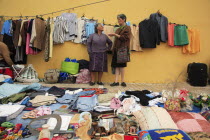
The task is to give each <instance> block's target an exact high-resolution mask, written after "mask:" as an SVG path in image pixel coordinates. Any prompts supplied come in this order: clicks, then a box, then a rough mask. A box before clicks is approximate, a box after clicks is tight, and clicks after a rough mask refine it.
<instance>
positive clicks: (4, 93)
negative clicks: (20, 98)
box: [0, 83, 41, 98]
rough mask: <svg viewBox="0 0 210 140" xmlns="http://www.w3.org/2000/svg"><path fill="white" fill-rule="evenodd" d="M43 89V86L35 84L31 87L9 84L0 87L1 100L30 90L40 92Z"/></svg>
mask: <svg viewBox="0 0 210 140" xmlns="http://www.w3.org/2000/svg"><path fill="white" fill-rule="evenodd" d="M40 88H41V84H39V83H33V84H31V85H21V84H9V83H4V84H3V85H1V86H0V98H4V97H8V96H11V95H13V94H16V93H20V92H24V91H26V90H29V89H34V90H38V89H40Z"/></svg>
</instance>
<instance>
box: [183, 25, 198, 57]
mask: <svg viewBox="0 0 210 140" xmlns="http://www.w3.org/2000/svg"><path fill="white" fill-rule="evenodd" d="M188 37H189V44H188V45H186V46H183V48H182V52H183V53H184V54H187V53H189V54H195V53H198V52H200V32H199V31H198V30H196V29H188Z"/></svg>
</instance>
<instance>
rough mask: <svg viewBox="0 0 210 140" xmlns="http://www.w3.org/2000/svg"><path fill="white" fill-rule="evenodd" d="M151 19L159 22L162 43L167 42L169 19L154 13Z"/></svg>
mask: <svg viewBox="0 0 210 140" xmlns="http://www.w3.org/2000/svg"><path fill="white" fill-rule="evenodd" d="M150 19H152V20H156V21H157V22H158V25H159V28H160V41H161V42H166V41H167V40H168V18H167V17H165V16H164V15H162V14H159V13H154V14H151V15H150Z"/></svg>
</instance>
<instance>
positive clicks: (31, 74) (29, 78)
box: [17, 64, 39, 83]
mask: <svg viewBox="0 0 210 140" xmlns="http://www.w3.org/2000/svg"><path fill="white" fill-rule="evenodd" d="M17 81H18V82H23V83H37V82H39V79H38V74H37V72H36V70H35V69H34V67H33V65H32V64H29V65H28V67H27V68H25V69H24V71H23V72H22V73H21V75H20V77H17Z"/></svg>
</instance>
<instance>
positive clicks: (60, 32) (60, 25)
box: [53, 16, 68, 44]
mask: <svg viewBox="0 0 210 140" xmlns="http://www.w3.org/2000/svg"><path fill="white" fill-rule="evenodd" d="M54 26H55V27H54V32H53V41H54V43H55V44H61V43H64V41H65V35H66V33H67V32H68V27H67V20H66V18H64V17H62V16H58V17H56V19H55V22H54Z"/></svg>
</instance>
